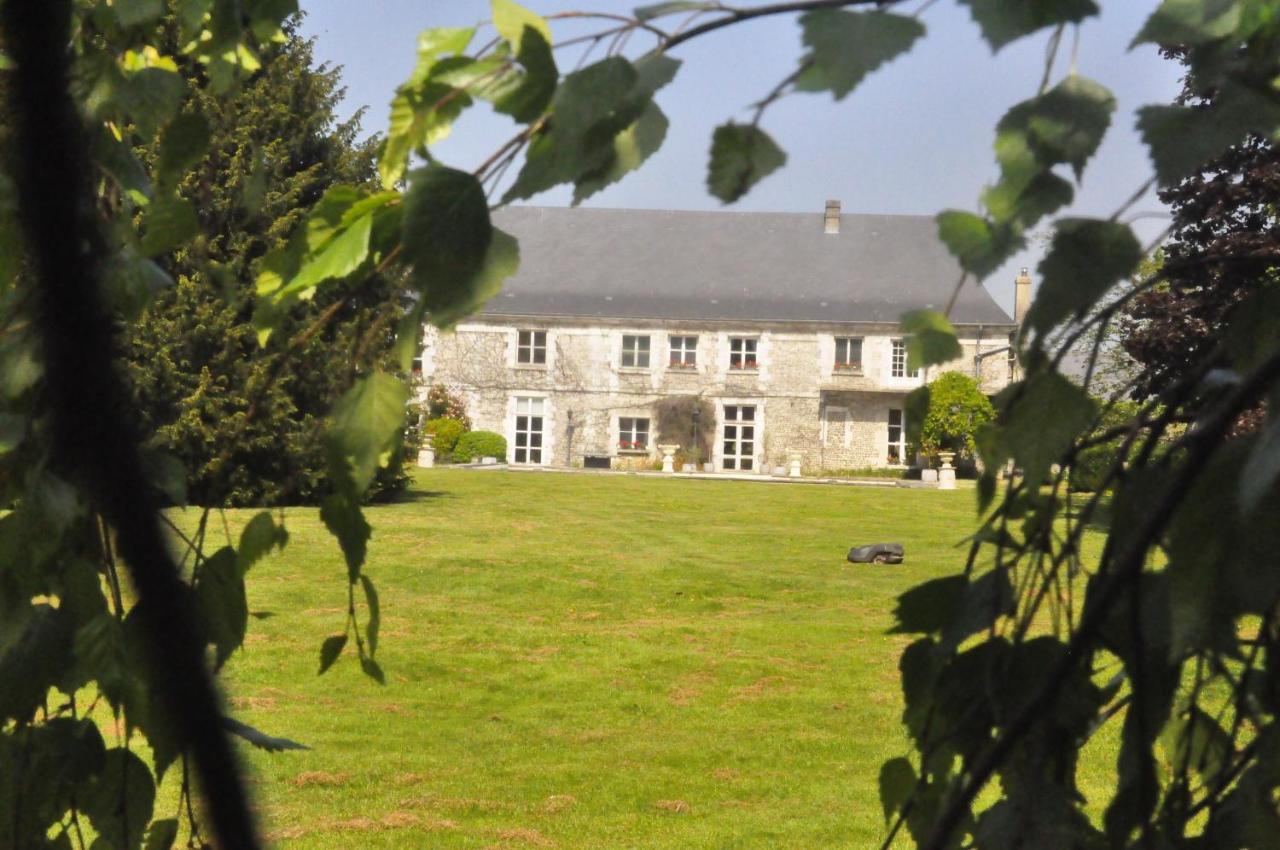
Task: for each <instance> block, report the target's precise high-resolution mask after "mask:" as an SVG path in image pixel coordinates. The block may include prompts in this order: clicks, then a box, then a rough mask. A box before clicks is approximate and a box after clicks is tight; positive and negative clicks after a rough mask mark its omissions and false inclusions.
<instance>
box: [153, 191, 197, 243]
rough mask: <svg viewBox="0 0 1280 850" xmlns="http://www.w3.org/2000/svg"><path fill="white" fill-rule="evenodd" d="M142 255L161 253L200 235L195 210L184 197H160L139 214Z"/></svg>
mask: <svg viewBox="0 0 1280 850" xmlns="http://www.w3.org/2000/svg"><path fill="white" fill-rule="evenodd" d="M142 229H143V233H142V253H143V254H145V255H147V256H148V257H154V256H155V255H156V254H163V253H165V252H166V251H171V250H173V249H174V248H177V247H178V246H180V245H182V244H183V243H184V242H186V241H187V240H188V239H190V238H191V237H193V236H195V235H196V234H197V233H199V232H200V221H199V219H197V218H196V209H195V207H194V206H192V204H191V202H190V201H188V200H187V199H186V198H182V197H179V196H178V195H162V196H160V197H158V198H156V199H155V200H154V201H152V202H151V204H150V205H149V206H148V207H147V210H146V212H145V213H143V215H142Z"/></svg>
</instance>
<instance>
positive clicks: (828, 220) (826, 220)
mask: <svg viewBox="0 0 1280 850" xmlns="http://www.w3.org/2000/svg"><path fill="white" fill-rule="evenodd" d="M822 232H823V233H839V232H840V202H839V201H827V212H826V215H825V216H824V217H823V222H822Z"/></svg>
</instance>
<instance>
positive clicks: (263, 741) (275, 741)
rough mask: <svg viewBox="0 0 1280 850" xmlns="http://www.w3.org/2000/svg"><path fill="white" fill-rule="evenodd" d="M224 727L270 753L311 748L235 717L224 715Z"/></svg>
mask: <svg viewBox="0 0 1280 850" xmlns="http://www.w3.org/2000/svg"><path fill="white" fill-rule="evenodd" d="M222 728H223V729H226V730H227V731H228V732H230V733H231V734H232V735H236V736H237V737H240V738H244V739H245V740H246V741H248V742H249V743H250V744H253V745H254V746H255V747H257V748H258V749H260V750H266V751H267V752H269V753H278V752H282V751H284V750H309V749H311V748H310V747H308V746H307V745H306V744H299V743H298V742H297V741H291V740H289V739H288V738H276V737H274V736H272V735H268V734H266V733H265V732H261V731H259V730H257V729H254V728H253V727H252V726H250V725H249V724H247V723H242V722H240V721H239V720H236V719H235V718H234V717H223V718H222Z"/></svg>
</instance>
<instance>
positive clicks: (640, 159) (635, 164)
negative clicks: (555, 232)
mask: <svg viewBox="0 0 1280 850" xmlns="http://www.w3.org/2000/svg"><path fill="white" fill-rule="evenodd" d="M667 126H668V124H667V116H666V115H664V114H662V110H661V109H659V108H658V105H657V104H656V103H649V104H648V105H647V106H646V107H645V110H644V112H642V113H641V114H640V118H639V119H637V121H636V123H634V124H632V125H631V126H630V127H628V128H627V129H626V130H623V131H622V132H621V133H619V134H618V135H617V136H616V137H615V138H614V140H613V158H612V159H610V161H609V164H608V166H607V167H605V168H603V169H601V170H600V171H598V172H596V173H595V174H586V175H583V176H582V177H581V179H579V180H578V183H577V185H576V186H575V187H574V190H573V203H574V204H575V205H576V204H580V203H582V202H583V201H585V200H586V199H587V198H589V197H591V196H592V195H594V194H595V193H597V192H599V191H601V190H602V189H604V188H606V187H608V186H610V185H612V184H614V183H617V182H618V181H619V180H621V179H622V178H623V177H625V176H627V174H629V173H630V172H632V171H635V170H636V169H637V168H639V167H640V166H641V165H643V164H644V161H645V160H647V159H648V158H649V157H651V156H653V154H655V153H657V151H658V148H660V147H662V142H663V140H664V139H665V138H666V136H667Z"/></svg>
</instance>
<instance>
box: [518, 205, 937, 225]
mask: <svg viewBox="0 0 1280 850" xmlns="http://www.w3.org/2000/svg"><path fill="white" fill-rule="evenodd" d="M506 210H535V211H543V210H547V211H554V212H571V211H572V212H608V213H672V214H675V215H708V216H736V215H741V216H766V215H773V216H818V217H821V216H823V215H824V214H825V211H824V210H812V211H808V210H806V211H796V210H727V209H718V210H689V209H683V210H680V209H670V208H667V207H582V206H568V207H558V206H548V205H545V204H508V205H507V206H505V207H502V208H501V209H500V210H498V211H499V212H503V211H506ZM840 215H841V216H842V217H844V216H848V217H853V218H910V219H921V220H928V221H933V220H935V218H936V215H934V214H924V213H890V212H851V211H849V210H845V209H842V210H841V211H840Z"/></svg>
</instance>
